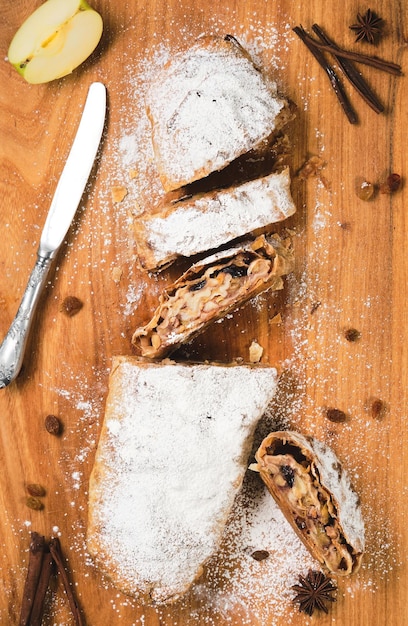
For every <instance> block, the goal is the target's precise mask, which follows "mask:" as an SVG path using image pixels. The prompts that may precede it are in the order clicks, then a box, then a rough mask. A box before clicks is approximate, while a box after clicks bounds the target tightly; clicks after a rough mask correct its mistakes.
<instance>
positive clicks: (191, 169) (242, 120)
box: [146, 35, 291, 191]
mask: <svg viewBox="0 0 408 626" xmlns="http://www.w3.org/2000/svg"><path fill="white" fill-rule="evenodd" d="M146 108H147V114H148V116H149V119H150V121H151V126H152V141H153V148H154V154H155V161H156V167H157V170H158V172H159V175H160V178H161V181H162V184H163V187H164V189H165V190H166V191H169V190H172V189H178V188H179V187H183V186H185V185H187V184H189V183H191V182H193V181H195V180H199V179H201V178H204V177H205V176H207V175H208V174H210V173H212V172H214V171H217V170H221V169H223V168H224V167H225V166H226V165H228V164H229V163H231V162H232V161H233V160H234V159H236V158H237V157H239V156H240V155H242V154H244V153H246V152H248V151H250V150H252V149H253V148H255V147H256V146H257V144H260V143H261V142H262V141H263V140H265V139H266V138H267V137H269V135H270V134H271V133H272V132H273V131H274V130H276V129H277V128H280V127H282V126H283V125H284V124H285V123H286V122H287V120H288V119H289V118H290V117H291V115H290V114H289V112H288V111H289V107H288V104H287V102H286V100H285V99H284V98H282V97H280V96H278V94H277V88H276V84H275V83H274V82H273V81H271V80H270V79H268V78H267V77H266V76H264V74H263V73H262V72H261V71H260V70H259V69H258V68H257V67H256V66H255V65H254V63H253V61H252V59H251V58H250V56H249V54H248V53H247V52H246V51H245V50H244V49H243V47H242V46H241V45H240V44H239V43H238V42H237V40H236V39H235V38H234V37H231V36H228V35H227V36H226V37H201V38H200V39H198V41H197V42H196V43H195V45H193V46H192V47H191V48H189V49H188V50H187V51H183V52H180V53H178V54H175V55H174V56H173V57H172V58H171V59H170V61H168V63H167V64H166V65H165V66H164V68H163V69H162V70H161V71H160V72H159V74H158V75H157V77H156V79H155V81H154V83H153V84H152V85H151V86H150V89H149V90H148V93H147V96H146Z"/></svg>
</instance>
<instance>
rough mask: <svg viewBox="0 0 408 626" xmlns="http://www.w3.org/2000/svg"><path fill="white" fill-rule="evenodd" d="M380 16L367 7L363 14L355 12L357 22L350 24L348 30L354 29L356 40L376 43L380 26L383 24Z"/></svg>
mask: <svg viewBox="0 0 408 626" xmlns="http://www.w3.org/2000/svg"><path fill="white" fill-rule="evenodd" d="M383 21H384V20H382V19H381V17H378V16H377V15H376V14H375V13H374V11H372V10H371V9H367V11H366V12H365V13H364V15H361V13H357V23H356V24H352V25H351V26H350V30H354V31H355V33H356V35H357V37H356V42H357V41H364V40H365V41H368V43H371V44H374V43H376V41H377V39H378V37H379V36H380V34H381V28H382V26H383Z"/></svg>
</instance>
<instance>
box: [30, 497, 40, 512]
mask: <svg viewBox="0 0 408 626" xmlns="http://www.w3.org/2000/svg"><path fill="white" fill-rule="evenodd" d="M26 505H27V506H28V508H29V509H33V511H41V510H42V509H43V508H44V504H43V503H42V502H41V500H39V499H38V498H35V497H34V496H29V497H28V498H26Z"/></svg>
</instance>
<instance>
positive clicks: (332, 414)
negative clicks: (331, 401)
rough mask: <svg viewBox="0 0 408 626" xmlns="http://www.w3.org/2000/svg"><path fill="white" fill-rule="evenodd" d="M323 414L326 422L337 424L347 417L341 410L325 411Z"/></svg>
mask: <svg viewBox="0 0 408 626" xmlns="http://www.w3.org/2000/svg"><path fill="white" fill-rule="evenodd" d="M325 413H326V417H327V419H328V420H330V421H331V422H335V423H337V424H340V423H342V422H345V421H346V420H347V415H346V414H345V412H344V411H342V410H341V409H326V411H325Z"/></svg>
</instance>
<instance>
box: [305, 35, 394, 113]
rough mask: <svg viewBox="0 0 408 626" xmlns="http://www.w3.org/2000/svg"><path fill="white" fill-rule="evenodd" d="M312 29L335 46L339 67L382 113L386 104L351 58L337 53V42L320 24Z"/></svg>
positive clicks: (362, 94)
mask: <svg viewBox="0 0 408 626" xmlns="http://www.w3.org/2000/svg"><path fill="white" fill-rule="evenodd" d="M312 30H313V32H314V33H316V35H317V36H318V37H319V38H320V40H321V41H322V42H323V43H325V44H327V45H329V46H331V47H332V48H333V56H334V58H335V59H336V61H337V63H338V65H339V67H340V68H341V69H342V71H343V73H344V75H345V76H346V77H347V78H348V80H349V81H350V82H351V84H352V85H353V87H354V88H355V89H356V90H357V92H358V93H359V94H360V96H361V97H362V98H363V100H364V101H365V102H366V103H367V104H368V106H369V107H371V108H372V109H373V110H374V111H375V112H376V113H382V112H383V111H384V106H383V105H382V104H381V102H380V101H379V99H378V98H377V96H376V95H375V93H374V92H373V91H372V89H371V87H370V86H369V85H368V83H367V82H366V81H365V79H364V78H363V77H362V75H361V74H360V72H359V71H358V70H357V69H356V68H355V67H354V65H353V62H352V61H350V60H349V59H345V58H342V57H341V56H339V55H338V54H336V52H335V50H337V49H338V46H337V44H335V43H334V41H332V40H331V39H329V37H328V36H327V35H326V33H325V32H324V31H323V29H322V28H321V27H320V26H318V24H313V26H312Z"/></svg>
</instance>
